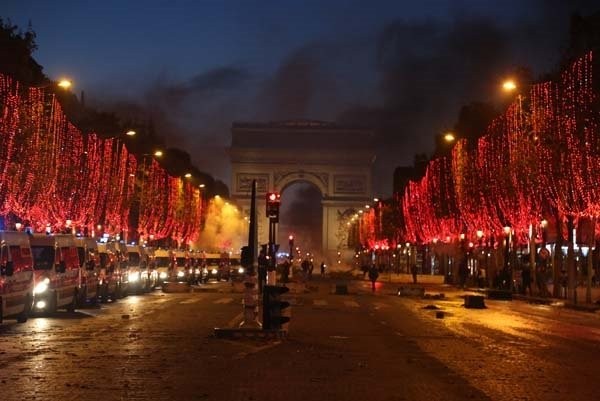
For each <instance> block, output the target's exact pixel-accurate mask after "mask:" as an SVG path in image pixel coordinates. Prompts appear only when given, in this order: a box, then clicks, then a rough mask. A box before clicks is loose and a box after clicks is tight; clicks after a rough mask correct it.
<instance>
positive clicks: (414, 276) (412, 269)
mask: <svg viewBox="0 0 600 401" xmlns="http://www.w3.org/2000/svg"><path fill="white" fill-rule="evenodd" d="M410 273H411V274H412V279H413V284H417V265H416V264H414V263H413V265H412V266H411V267H410Z"/></svg>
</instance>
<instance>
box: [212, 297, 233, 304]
mask: <svg viewBox="0 0 600 401" xmlns="http://www.w3.org/2000/svg"><path fill="white" fill-rule="evenodd" d="M232 302H233V298H219V299H217V300H216V301H214V302H213V303H214V304H230V303H232Z"/></svg>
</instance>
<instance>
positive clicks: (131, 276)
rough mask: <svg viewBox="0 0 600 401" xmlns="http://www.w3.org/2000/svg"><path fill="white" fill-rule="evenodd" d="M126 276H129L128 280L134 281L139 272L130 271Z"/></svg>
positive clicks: (136, 279) (137, 277) (138, 276)
mask: <svg viewBox="0 0 600 401" xmlns="http://www.w3.org/2000/svg"><path fill="white" fill-rule="evenodd" d="M127 277H128V278H129V281H131V282H132V283H135V282H136V281H138V280H139V279H140V272H131V273H129V274H128V275H127Z"/></svg>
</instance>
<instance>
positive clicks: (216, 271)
mask: <svg viewBox="0 0 600 401" xmlns="http://www.w3.org/2000/svg"><path fill="white" fill-rule="evenodd" d="M210 272H211V273H212V274H217V273H218V272H219V271H218V270H217V269H212V270H211V271H210Z"/></svg>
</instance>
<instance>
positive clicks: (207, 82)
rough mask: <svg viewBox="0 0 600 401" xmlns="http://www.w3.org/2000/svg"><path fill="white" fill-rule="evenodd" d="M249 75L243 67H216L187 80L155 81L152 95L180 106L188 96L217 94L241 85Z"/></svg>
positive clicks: (247, 79) (233, 89)
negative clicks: (174, 82) (176, 81)
mask: <svg viewBox="0 0 600 401" xmlns="http://www.w3.org/2000/svg"><path fill="white" fill-rule="evenodd" d="M250 79H251V75H250V73H249V72H248V71H246V70H245V69H242V68H240V67H237V66H236V67H234V66H224V67H218V68H215V69H213V70H210V71H206V72H203V73H200V74H198V75H195V76H193V77H192V78H190V79H189V80H188V81H187V82H183V83H176V84H171V85H169V84H167V83H164V82H157V85H156V87H155V88H154V90H153V91H151V93H152V95H154V96H158V98H159V99H161V98H162V99H164V100H165V103H168V104H172V105H174V106H180V105H181V102H183V101H185V100H186V99H188V98H189V97H193V96H199V97H201V98H202V97H205V96H219V95H223V94H226V93H227V92H228V91H235V90H236V89H238V88H240V87H243V86H244V85H245V84H246V83H247V82H248V81H249V80H250ZM157 92H158V93H157Z"/></svg>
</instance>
